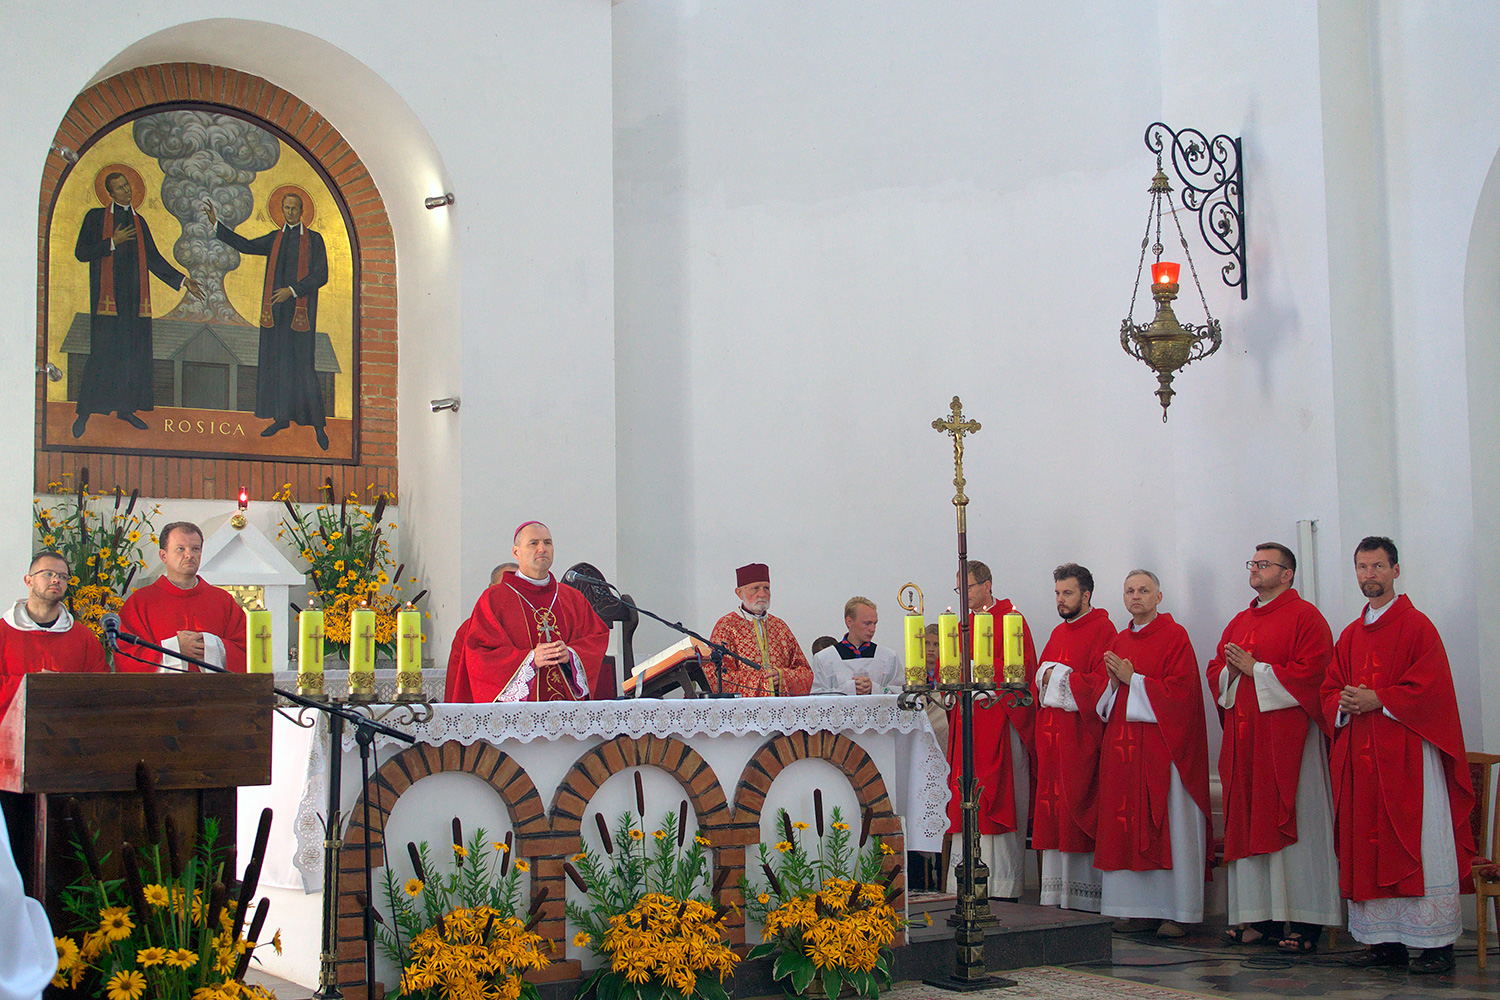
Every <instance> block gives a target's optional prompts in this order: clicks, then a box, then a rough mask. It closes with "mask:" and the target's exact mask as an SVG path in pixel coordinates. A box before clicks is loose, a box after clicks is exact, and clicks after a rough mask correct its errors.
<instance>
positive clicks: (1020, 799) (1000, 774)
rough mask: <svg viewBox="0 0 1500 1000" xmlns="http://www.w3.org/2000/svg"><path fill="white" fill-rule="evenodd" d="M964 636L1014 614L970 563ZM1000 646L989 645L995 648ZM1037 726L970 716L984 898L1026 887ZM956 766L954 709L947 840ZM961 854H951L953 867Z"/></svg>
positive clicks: (1029, 718)
mask: <svg viewBox="0 0 1500 1000" xmlns="http://www.w3.org/2000/svg"><path fill="white" fill-rule="evenodd" d="M968 587H969V612H970V617H969V628H970V631H969V634H970V636H972V635H973V634H974V633H973V625H974V618H973V616H974V615H975V614H986V615H994V617H995V621H994V627H995V631H996V632H999V630H1000V619H1001V618H1002V617H1003V616H1005V615H1008V614H1010V613H1011V612H1012V611H1015V610H1016V607H1015V605H1013V604H1012V603H1011V602H1010V601H1009V600H1008V599H1001V600H996V598H995V596H994V593H993V591H994V582H993V577H992V575H991V574H990V568H989V567H988V566H986V565H985V564H984V563H982V562H979V561H978V560H971V561H970V562H969V579H968ZM1022 635H1023V647H1024V656H1025V659H1024V662H1025V680H1026V683H1027V684H1031V683H1032V682H1033V681H1035V679H1036V646H1035V645H1034V644H1033V643H1032V641H1031V626H1030V625H1029V624H1027V623H1025V622H1024V620H1023V622H1022ZM998 645H999V643H996V646H997V647H998ZM1035 718H1036V714H1035V710H1034V709H1033V707H1032V706H1029V705H1027V706H1022V707H1019V708H1012V707H1011V706H1010V705H1008V704H1006V703H1005V702H1003V701H1002V702H998V703H996V704H994V705H991V706H990V707H988V708H978V709H975V711H974V785H975V787H977V788H979V789H980V792H979V853H980V856H981V857H982V858H983V859H984V863H985V865H986V866H987V867H988V868H989V870H990V877H989V891H990V895H991V896H993V897H996V898H999V899H1010V900H1014V899H1016V898H1018V897H1019V896H1020V895H1021V890H1022V889H1023V888H1024V887H1025V884H1026V870H1025V859H1026V822H1027V819H1028V818H1029V815H1028V814H1029V812H1030V806H1031V759H1030V758H1031V753H1032V746H1033V743H1032V728H1033V724H1034V721H1035ZM962 761H963V708H962V707H959V708H955V709H954V710H953V713H952V720H951V724H950V725H949V727H948V764H949V767H948V787H949V790H950V793H951V794H950V795H949V797H948V832H949V833H955V834H962V832H963V828H964V821H963V813H962V803H963V797H962V793H961V792H960V791H959V772H960V770H961V765H962ZM960 855H961V852H959V851H954V852H953V862H954V864H955V865H956V864H957V863H958V862H959V860H961V857H960Z"/></svg>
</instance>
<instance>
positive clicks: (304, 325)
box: [137, 226, 311, 333]
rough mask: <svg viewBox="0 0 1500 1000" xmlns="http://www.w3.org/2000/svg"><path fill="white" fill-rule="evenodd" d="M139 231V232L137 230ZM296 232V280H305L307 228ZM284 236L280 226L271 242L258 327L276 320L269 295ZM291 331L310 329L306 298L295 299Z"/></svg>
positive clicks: (267, 327) (265, 325)
mask: <svg viewBox="0 0 1500 1000" xmlns="http://www.w3.org/2000/svg"><path fill="white" fill-rule="evenodd" d="M137 231H139V230H137ZM297 232H298V233H299V234H301V235H300V236H299V238H298V240H297V280H298V281H305V280H307V269H308V266H307V258H308V240H307V227H306V226H298V227H297ZM285 235H286V227H285V226H282V227H281V228H280V229H278V230H276V238H275V239H273V240H272V241H271V253H270V256H269V258H268V259H267V260H266V283H265V287H264V289H263V290H262V291H261V296H260V325H261V326H262V327H263V328H265V329H270V328H271V327H273V326H275V325H276V320H275V319H273V318H272V317H271V305H272V302H271V294H272V292H274V291H275V289H274V288H272V287H271V286H272V285H273V284H274V283H275V279H276V264H277V262H278V261H279V260H280V259H281V238H282V237H283V236H285ZM292 329H293V330H296V331H298V332H299V333H306V332H307V331H308V330H309V329H311V326H310V324H309V323H308V321H307V296H306V295H299V296H297V299H296V308H294V309H293V310H292Z"/></svg>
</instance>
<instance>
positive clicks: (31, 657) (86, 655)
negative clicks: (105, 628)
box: [0, 601, 109, 715]
mask: <svg viewBox="0 0 1500 1000" xmlns="http://www.w3.org/2000/svg"><path fill="white" fill-rule="evenodd" d="M58 610H59V612H61V613H60V615H59V617H58V620H57V621H56V622H54V623H53V625H52V627H51V628H40V627H39V626H37V624H36V623H35V622H33V621H32V620H31V618H30V616H28V615H27V614H26V602H25V601H18V602H16V606H15V607H12V608H11V609H10V610H8V611H6V612H5V615H4V617H3V618H0V715H4V714H5V710H6V709H7V708H9V707H10V701H11V699H12V698H14V697H15V694H16V691H17V689H18V688H20V686H21V678H22V677H25V676H26V675H27V674H37V673H42V672H46V671H50V672H53V673H78V674H103V673H108V672H109V666H108V664H106V663H105V661H104V646H103V644H102V643H100V642H99V637H98V636H97V635H95V634H94V633H93V632H91V631H89V627H88V626H87V625H85V624H83V622H80V621H75V620H74V618H73V616H72V615H70V614H69V613H68V610H67V609H66V608H59V609H58Z"/></svg>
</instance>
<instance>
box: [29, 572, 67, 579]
mask: <svg viewBox="0 0 1500 1000" xmlns="http://www.w3.org/2000/svg"><path fill="white" fill-rule="evenodd" d="M31 575H32V576H39V577H41V578H42V579H43V580H67V578H68V574H66V573H59V572H58V571H57V570H55V569H39V570H37V571H36V572H35V573H33V574H31Z"/></svg>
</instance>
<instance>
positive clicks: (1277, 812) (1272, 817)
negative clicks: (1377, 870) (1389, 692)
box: [1208, 542, 1341, 954]
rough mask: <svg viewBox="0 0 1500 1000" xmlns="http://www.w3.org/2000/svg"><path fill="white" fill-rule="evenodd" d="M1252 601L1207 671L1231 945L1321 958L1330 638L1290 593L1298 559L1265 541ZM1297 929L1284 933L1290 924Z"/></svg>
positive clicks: (1330, 862) (1327, 843) (1328, 913)
mask: <svg viewBox="0 0 1500 1000" xmlns="http://www.w3.org/2000/svg"><path fill="white" fill-rule="evenodd" d="M1245 568H1246V569H1248V570H1249V571H1250V586H1251V588H1252V589H1254V591H1255V593H1256V599H1255V600H1254V601H1252V602H1251V603H1250V606H1249V607H1248V608H1246V609H1245V610H1244V611H1241V612H1240V613H1239V614H1237V615H1235V616H1234V619H1233V620H1232V621H1230V623H1229V625H1228V627H1226V628H1225V629H1224V635H1223V636H1222V637H1221V638H1220V639H1219V650H1218V653H1217V655H1215V656H1214V658H1213V659H1212V660H1211V661H1209V664H1208V687H1209V691H1210V693H1212V694H1213V695H1215V697H1216V700H1217V702H1218V706H1219V721H1220V723H1221V724H1222V725H1223V727H1224V742H1223V744H1222V745H1221V746H1220V748H1219V776H1220V778H1221V779H1222V780H1223V787H1224V862H1225V865H1226V867H1227V868H1228V869H1229V923H1230V928H1229V930H1228V931H1227V932H1226V935H1225V936H1226V939H1227V940H1228V941H1229V943H1231V944H1258V943H1270V942H1273V941H1274V942H1277V943H1278V946H1279V947H1280V948H1281V950H1282V951H1285V952H1290V953H1293V954H1307V953H1309V952H1312V951H1315V950H1316V949H1317V946H1318V938H1319V936H1320V935H1321V934H1322V928H1323V926H1324V925H1336V924H1337V923H1338V922H1339V918H1340V916H1341V911H1340V909H1339V896H1338V860H1337V859H1336V858H1335V857H1334V851H1333V803H1332V800H1331V799H1330V798H1329V785H1328V755H1327V753H1326V751H1325V749H1324V748H1325V746H1326V744H1325V743H1324V733H1323V730H1322V728H1321V727H1322V724H1323V719H1322V712H1321V710H1320V708H1319V702H1320V697H1321V695H1320V689H1321V688H1322V685H1323V678H1324V676H1325V675H1326V674H1327V672H1328V663H1329V661H1330V660H1332V659H1333V634H1332V633H1331V632H1330V631H1329V630H1328V623H1327V622H1326V621H1324V620H1323V616H1322V615H1321V614H1319V613H1318V609H1317V608H1315V607H1313V606H1312V604H1310V603H1308V602H1307V601H1304V600H1303V599H1302V598H1301V597H1300V596H1298V594H1297V591H1295V590H1293V589H1292V581H1293V579H1294V577H1295V576H1296V572H1297V557H1296V556H1294V555H1293V554H1292V550H1291V549H1289V548H1287V547H1286V546H1285V545H1282V544H1281V543H1280V542H1262V543H1261V544H1260V545H1257V546H1256V547H1255V556H1254V558H1252V559H1251V560H1250V561H1249V562H1247V563H1246V564H1245ZM1288 921H1290V922H1291V929H1290V930H1289V931H1288V932H1287V933H1285V934H1283V932H1282V931H1283V925H1284V924H1285V923H1286V922H1288Z"/></svg>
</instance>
